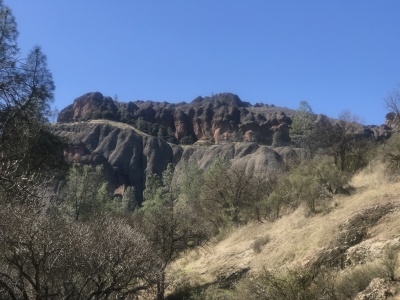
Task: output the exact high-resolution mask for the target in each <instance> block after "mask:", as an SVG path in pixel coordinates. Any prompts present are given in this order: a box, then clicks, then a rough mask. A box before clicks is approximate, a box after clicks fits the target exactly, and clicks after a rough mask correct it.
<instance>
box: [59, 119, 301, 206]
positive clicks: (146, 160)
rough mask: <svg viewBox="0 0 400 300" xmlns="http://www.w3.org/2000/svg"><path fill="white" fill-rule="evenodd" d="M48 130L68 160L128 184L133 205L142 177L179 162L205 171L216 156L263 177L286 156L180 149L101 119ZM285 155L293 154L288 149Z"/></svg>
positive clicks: (259, 150) (253, 147)
mask: <svg viewBox="0 0 400 300" xmlns="http://www.w3.org/2000/svg"><path fill="white" fill-rule="evenodd" d="M53 131H54V132H55V133H56V134H57V135H59V136H62V137H65V138H67V140H68V147H67V148H66V149H65V156H66V157H67V160H68V161H70V162H77V163H82V164H91V165H98V164H102V165H104V167H105V173H106V177H107V180H108V181H109V182H110V184H111V187H112V188H113V189H117V188H118V187H121V186H134V187H135V189H136V191H137V197H138V199H139V201H141V199H142V192H143V190H144V187H145V180H146V176H147V175H148V174H151V173H157V174H161V173H162V172H163V171H164V170H165V169H166V167H167V165H168V164H169V163H172V164H174V165H176V166H177V169H178V170H179V162H180V161H181V159H184V160H195V161H197V162H198V164H199V166H200V167H201V168H204V169H205V168H207V167H208V166H209V165H211V163H212V162H213V161H214V160H215V159H217V158H222V159H226V160H231V161H232V163H233V164H240V165H241V166H242V167H243V168H244V169H245V170H246V171H247V172H260V173H263V172H272V171H279V170H280V169H282V168H283V167H284V164H283V160H284V159H285V158H286V157H287V156H288V153H287V152H284V153H281V154H279V153H278V152H277V151H275V150H273V149H272V148H270V147H268V146H265V145H258V144H255V143H242V142H237V143H226V144H221V145H213V146H201V145H193V146H185V147H181V146H178V145H174V144H172V143H167V142H166V141H165V140H164V139H160V138H157V137H153V136H150V135H147V134H143V133H142V132H139V131H137V130H136V129H135V128H134V127H132V126H130V125H127V124H123V123H119V122H113V121H106V120H100V121H88V122H73V123H58V124H55V125H53ZM277 149H278V150H279V149H280V148H277ZM289 155H297V154H296V153H295V152H294V151H293V152H292V153H290V154H289Z"/></svg>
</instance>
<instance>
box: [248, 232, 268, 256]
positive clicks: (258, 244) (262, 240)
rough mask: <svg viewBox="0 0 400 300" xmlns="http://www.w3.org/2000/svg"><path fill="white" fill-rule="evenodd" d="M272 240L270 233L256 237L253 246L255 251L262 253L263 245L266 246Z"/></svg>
mask: <svg viewBox="0 0 400 300" xmlns="http://www.w3.org/2000/svg"><path fill="white" fill-rule="evenodd" d="M270 240H271V238H270V236H269V235H268V234H266V235H263V236H260V237H258V238H256V239H255V241H254V242H253V244H252V246H251V248H252V249H253V251H254V252H255V253H260V252H261V250H262V247H263V246H265V245H266V244H267V243H268V242H269V241H270Z"/></svg>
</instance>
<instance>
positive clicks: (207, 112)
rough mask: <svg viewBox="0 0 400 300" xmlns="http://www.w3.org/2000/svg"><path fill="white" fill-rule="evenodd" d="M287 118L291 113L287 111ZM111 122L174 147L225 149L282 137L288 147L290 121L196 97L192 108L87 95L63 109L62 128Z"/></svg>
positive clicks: (266, 110) (223, 98)
mask: <svg viewBox="0 0 400 300" xmlns="http://www.w3.org/2000/svg"><path fill="white" fill-rule="evenodd" d="M285 110H286V112H288V111H289V112H291V111H290V110H288V109H285ZM93 119H108V120H115V121H122V122H124V123H129V124H134V125H135V126H136V127H137V128H139V129H140V130H142V131H144V132H146V133H148V134H151V135H154V136H158V137H163V138H166V139H167V140H170V141H172V142H173V141H181V142H184V143H188V144H192V143H193V142H196V141H209V142H211V143H215V144H219V143H227V142H232V141H247V142H257V143H260V144H263V145H271V144H272V142H273V135H274V134H276V133H277V132H279V134H280V136H282V137H283V140H287V141H290V138H289V126H290V124H291V122H292V121H291V119H290V117H289V116H287V115H286V114H285V112H283V111H280V110H279V109H277V108H275V107H273V106H268V105H263V106H260V105H258V106H252V105H250V103H247V102H244V101H242V100H241V99H240V98H239V97H238V96H237V95H234V94H231V93H222V94H217V95H214V96H212V97H205V98H203V97H197V98H196V99H194V100H193V101H192V102H191V103H189V104H187V103H178V104H170V103H166V102H152V101H135V102H129V103H120V102H114V101H113V100H112V99H111V98H110V97H104V96H103V95H102V94H101V93H99V92H95V93H88V94H85V95H83V96H81V97H79V98H77V99H75V101H74V103H73V104H72V105H69V106H67V107H66V108H64V109H63V110H62V111H61V112H60V114H59V117H58V122H63V123H66V122H76V121H85V120H93Z"/></svg>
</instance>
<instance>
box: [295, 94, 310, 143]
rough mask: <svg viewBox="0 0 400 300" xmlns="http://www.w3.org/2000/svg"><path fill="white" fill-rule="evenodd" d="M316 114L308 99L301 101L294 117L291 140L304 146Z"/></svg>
mask: <svg viewBox="0 0 400 300" xmlns="http://www.w3.org/2000/svg"><path fill="white" fill-rule="evenodd" d="M314 120H315V114H314V112H313V110H312V108H311V106H310V105H309V104H308V102H307V101H301V102H300V105H299V107H298V109H297V110H296V112H295V114H294V115H293V117H292V125H291V126H290V136H291V140H292V142H293V143H294V144H295V145H297V144H298V145H299V146H302V144H303V143H304V141H305V140H306V139H307V136H308V135H309V134H310V131H311V128H312V123H313V122H314Z"/></svg>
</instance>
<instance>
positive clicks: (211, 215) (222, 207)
mask: <svg viewBox="0 0 400 300" xmlns="http://www.w3.org/2000/svg"><path fill="white" fill-rule="evenodd" d="M271 183H272V181H269V180H268V178H265V177H263V176H260V174H253V173H247V172H246V170H245V169H244V167H242V166H233V165H232V164H231V163H230V162H227V161H222V160H216V161H215V162H214V163H213V164H212V165H211V167H210V168H209V169H208V170H207V172H206V173H205V178H204V185H203V188H202V190H203V193H202V194H201V208H202V209H203V210H204V213H203V214H204V215H205V216H207V219H208V221H209V222H211V223H212V224H213V226H214V228H215V229H216V230H217V231H218V230H220V229H221V228H223V227H225V226H229V225H237V224H240V223H243V222H246V221H247V217H248V216H249V215H255V217H257V218H258V219H259V211H258V204H259V201H260V200H261V199H262V198H263V197H266V196H267V195H268V193H269V192H270V191H269V186H270V184H271Z"/></svg>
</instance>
